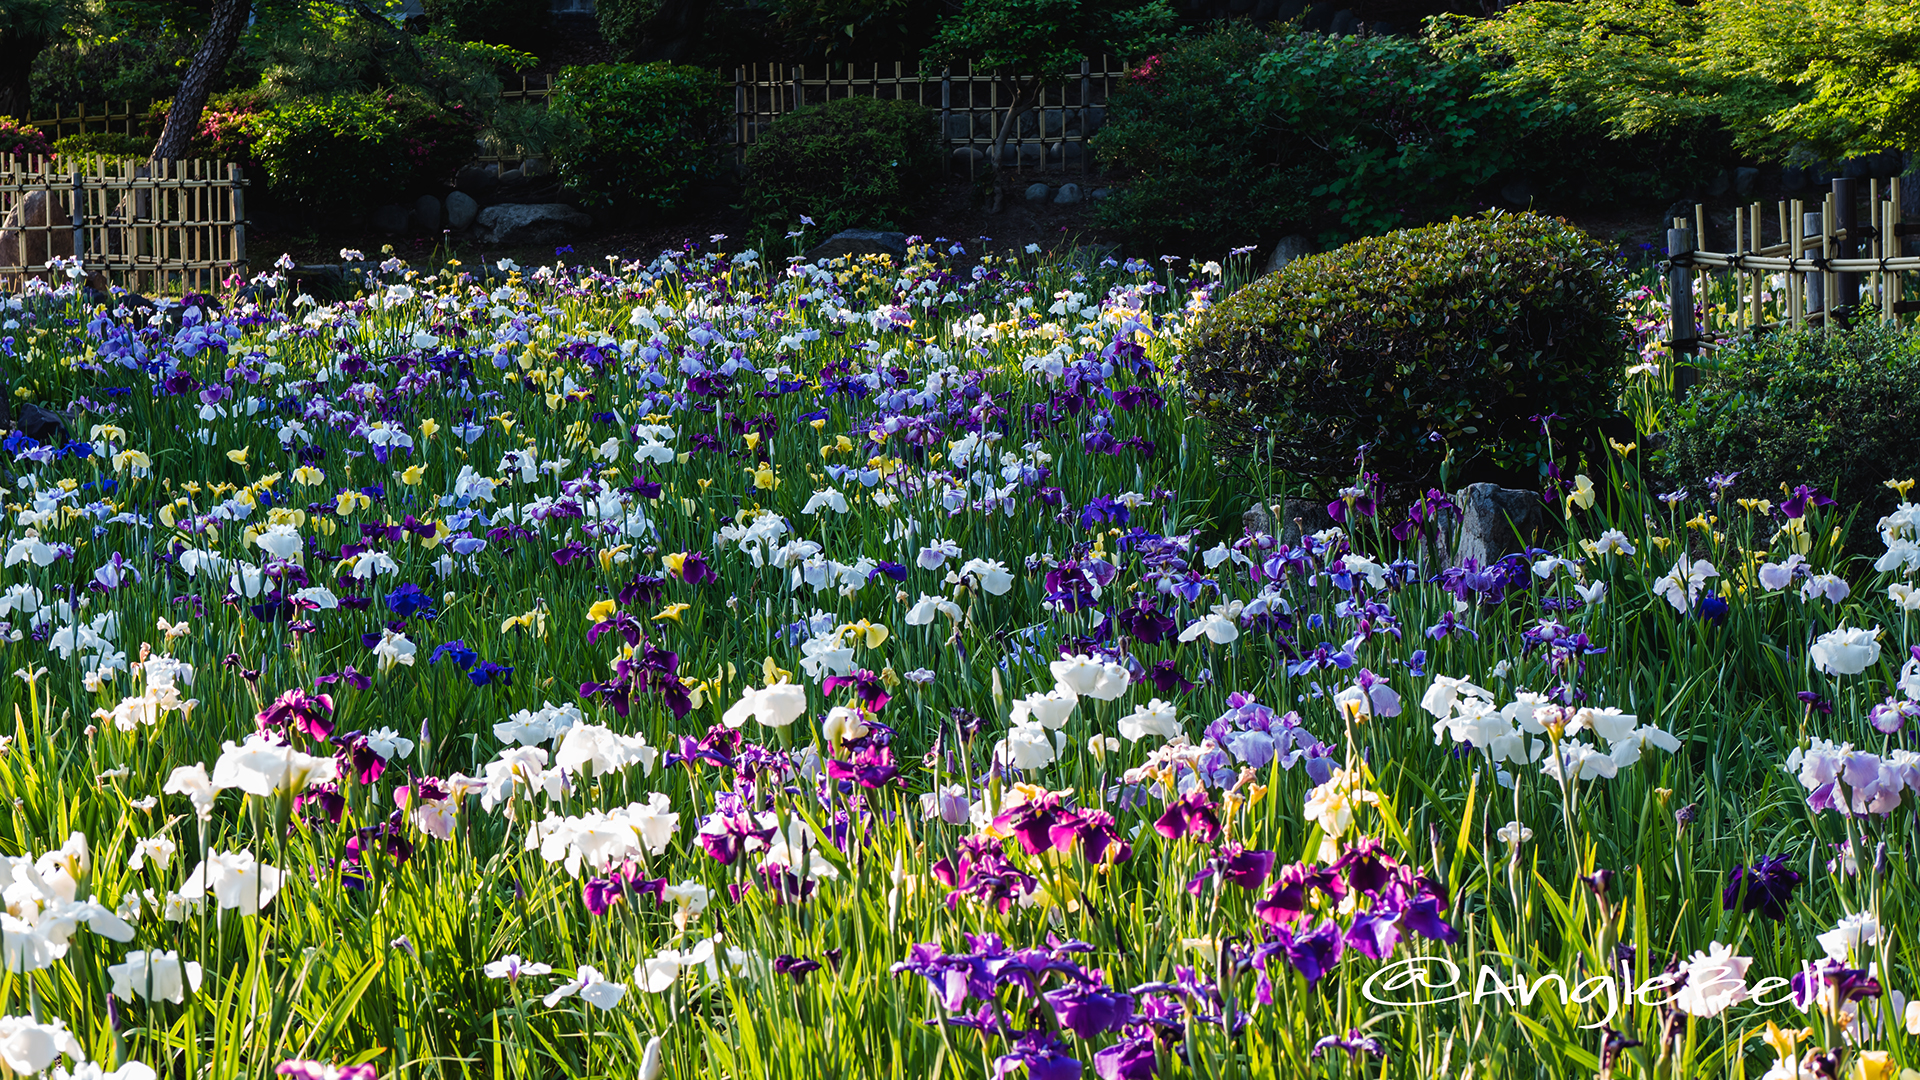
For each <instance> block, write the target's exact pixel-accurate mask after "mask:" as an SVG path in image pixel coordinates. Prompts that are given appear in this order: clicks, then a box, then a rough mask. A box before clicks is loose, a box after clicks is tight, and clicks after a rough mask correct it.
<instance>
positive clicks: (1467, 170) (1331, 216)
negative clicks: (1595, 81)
mask: <svg viewBox="0 0 1920 1080" xmlns="http://www.w3.org/2000/svg"><path fill="white" fill-rule="evenodd" d="M1485 80H1486V64H1485V62H1484V61H1483V60H1481V59H1480V57H1479V56H1478V55H1476V54H1475V53H1473V52H1472V51H1470V50H1465V49H1449V50H1441V51H1436V50H1435V49H1434V48H1430V47H1428V46H1427V45H1426V44H1424V43H1422V42H1418V41H1412V40H1408V39H1405V38H1397V37H1328V36H1322V35H1319V34H1311V33H1294V32H1283V33H1277V34H1269V33H1264V32H1260V31H1255V30H1251V29H1248V28H1246V27H1244V26H1229V27H1227V28H1225V29H1222V30H1219V31H1216V32H1214V33H1211V34H1206V35H1202V36H1200V37H1197V38H1193V39H1191V40H1189V41H1187V42H1185V43H1182V44H1181V45H1179V46H1177V47H1175V48H1173V49H1171V50H1169V51H1167V52H1165V53H1162V54H1159V55H1156V56H1153V57H1149V58H1148V59H1147V61H1146V62H1145V63H1144V64H1142V65H1141V66H1140V67H1139V68H1137V69H1136V70H1135V71H1134V72H1133V74H1132V75H1131V76H1130V77H1129V78H1128V79H1127V80H1126V81H1125V83H1124V84H1123V85H1122V87H1121V88H1120V89H1119V90H1118V91H1117V92H1116V93H1115V94H1114V97H1113V101H1112V105H1111V115H1110V117H1109V120H1108V123H1107V124H1106V126H1105V127H1104V128H1102V129H1101V131H1100V132H1099V134H1097V135H1096V136H1095V137H1094V144H1093V145H1094V151H1095V152H1096V153H1097V154H1099V155H1100V156H1101V158H1103V159H1104V160H1106V161H1108V162H1110V163H1111V164H1112V166H1113V167H1115V168H1116V169H1118V170H1119V171H1121V172H1122V173H1124V174H1126V175H1127V176H1128V177H1129V179H1128V181H1127V183H1125V184H1123V185H1122V186H1121V187H1120V188H1119V189H1117V190H1116V192H1115V196H1114V197H1113V198H1112V199H1109V200H1107V201H1106V202H1105V203H1104V204H1103V205H1102V206H1101V208H1100V212H1099V216H1100V219H1101V221H1102V223H1103V224H1106V225H1108V226H1110V227H1113V228H1115V229H1120V230H1125V231H1126V232H1127V233H1128V234H1129V235H1131V236H1134V237H1137V238H1138V239H1140V240H1142V241H1144V242H1145V243H1146V244H1148V245H1149V246H1151V247H1153V248H1154V249H1155V250H1162V249H1166V248H1175V249H1182V250H1187V251H1193V252H1196V253H1200V252H1204V253H1209V254H1212V253H1217V252H1219V251H1222V250H1224V249H1226V248H1228V247H1231V246H1236V245H1240V244H1264V243H1268V242H1271V241H1272V240H1275V239H1277V238H1278V237H1279V236H1280V235H1281V234H1283V233H1287V232H1305V233H1310V234H1315V235H1317V236H1318V237H1319V239H1320V240H1321V241H1322V242H1323V243H1333V242H1338V241H1340V240H1344V239H1347V238H1350V237H1353V236H1359V235H1366V234H1370V233H1377V232H1381V231H1384V230H1386V229H1389V228H1393V227H1396V226H1400V225H1407V224H1417V223H1420V222H1424V221H1432V220H1436V219H1443V218H1445V217H1447V216H1448V215H1451V214H1455V213H1460V212H1463V211H1465V210H1467V209H1469V208H1470V207H1471V205H1472V204H1473V202H1474V196H1475V193H1476V191H1477V190H1478V189H1479V188H1480V187H1481V186H1482V185H1484V184H1486V183H1487V182H1488V181H1489V180H1492V179H1493V178H1495V177H1496V176H1498V175H1499V174H1500V173H1501V172H1502V171H1503V170H1505V169H1507V168H1508V167H1509V166H1510V165H1511V164H1512V162H1513V161H1514V160H1515V159H1516V156H1517V155H1518V154H1519V153H1520V151H1521V149H1522V147H1523V146H1524V144H1525V141H1526V140H1527V139H1528V138H1529V137H1531V136H1532V135H1533V134H1534V133H1535V132H1536V131H1537V129H1538V128H1539V127H1540V125H1541V124H1542V123H1544V122H1545V121H1546V120H1548V119H1549V118H1550V116H1549V113H1550V112H1551V110H1548V109H1544V108H1536V107H1534V106H1532V105H1530V104H1529V103H1527V102H1525V101H1523V100H1520V99H1516V98H1513V97H1510V96H1501V95H1488V94H1486V93H1484V90H1485V88H1486V86H1485Z"/></svg>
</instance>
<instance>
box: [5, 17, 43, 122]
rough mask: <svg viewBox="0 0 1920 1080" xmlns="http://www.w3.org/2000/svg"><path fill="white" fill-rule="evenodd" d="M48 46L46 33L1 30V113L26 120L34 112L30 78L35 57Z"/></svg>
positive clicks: (22, 120)
mask: <svg viewBox="0 0 1920 1080" xmlns="http://www.w3.org/2000/svg"><path fill="white" fill-rule="evenodd" d="M46 47H47V37H46V35H44V34H37V33H21V32H18V31H14V32H11V33H0V73H4V74H0V116H11V117H14V118H16V119H18V120H20V121H21V122H23V123H24V122H25V121H26V120H27V119H28V118H29V117H30V116H31V115H32V114H31V112H30V109H31V107H32V106H31V104H30V101H31V99H32V97H33V84H32V83H31V82H30V81H29V78H30V76H31V75H32V73H33V62H34V60H35V59H37V58H38V57H39V55H40V54H41V53H42V52H43V51H45V50H46Z"/></svg>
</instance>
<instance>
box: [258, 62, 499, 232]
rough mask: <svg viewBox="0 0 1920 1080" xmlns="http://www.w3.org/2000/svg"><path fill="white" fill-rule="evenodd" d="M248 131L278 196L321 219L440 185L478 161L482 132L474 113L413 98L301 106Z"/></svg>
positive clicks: (346, 98)
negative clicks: (478, 140)
mask: <svg viewBox="0 0 1920 1080" xmlns="http://www.w3.org/2000/svg"><path fill="white" fill-rule="evenodd" d="M248 126H249V128H250V130H252V131H253V132H254V134H255V139H254V146H253V149H254V153H255V154H256V155H257V156H258V158H259V160H260V164H261V165H262V166H264V167H265V168H266V170H267V176H268V180H269V182H270V184H271V187H272V189H273V191H274V193H275V194H276V195H278V196H280V197H282V198H285V199H287V200H288V201H290V202H293V203H295V204H297V205H299V206H302V207H304V208H306V209H309V210H313V211H317V212H328V211H353V210H358V209H360V208H362V207H364V206H366V205H367V204H368V203H369V202H375V201H383V200H388V199H396V198H398V197H400V196H402V195H405V194H408V193H409V192H412V191H414V190H421V189H425V188H429V187H433V186H436V185H438V184H439V183H441V182H442V181H444V180H445V179H446V177H447V175H448V174H450V173H451V172H452V171H453V170H454V169H455V168H456V167H458V165H459V164H460V163H461V162H463V161H466V160H467V159H469V158H470V157H471V156H472V154H473V137H474V133H475V131H477V129H478V128H477V125H476V124H475V123H474V122H473V121H472V120H471V119H470V118H469V117H468V116H467V114H466V110H464V109H462V108H460V107H458V106H442V105H439V104H437V103H435V102H433V101H431V100H429V99H427V98H425V97H424V96H421V95H419V94H415V93H411V92H407V91H394V92H386V93H370V94H336V95H333V96H330V97H308V98H294V99H292V100H289V101H284V102H281V103H279V104H278V105H276V106H275V107H274V108H272V109H271V110H269V111H266V112H262V113H259V114H256V115H255V116H254V117H253V119H252V120H251V121H250V122H249V125H248Z"/></svg>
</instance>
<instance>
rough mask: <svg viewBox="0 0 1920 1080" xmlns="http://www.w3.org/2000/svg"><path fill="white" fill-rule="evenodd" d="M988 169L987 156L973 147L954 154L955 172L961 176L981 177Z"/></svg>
mask: <svg viewBox="0 0 1920 1080" xmlns="http://www.w3.org/2000/svg"><path fill="white" fill-rule="evenodd" d="M986 168H987V155H986V154H985V153H983V152H981V151H979V150H976V149H974V148H973V147H971V146H962V147H959V148H958V149H956V150H954V152H953V171H954V172H955V173H958V174H959V175H961V176H979V175H980V174H981V173H983V172H985V171H986Z"/></svg>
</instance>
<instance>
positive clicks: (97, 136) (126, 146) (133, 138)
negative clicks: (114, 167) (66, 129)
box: [53, 131, 153, 160]
mask: <svg viewBox="0 0 1920 1080" xmlns="http://www.w3.org/2000/svg"><path fill="white" fill-rule="evenodd" d="M152 149H153V140H152V139H151V138H148V137H147V136H145V135H128V134H125V133H124V132H119V131H88V132H84V133H82V134H78V135H65V136H62V137H61V138H58V139H55V140H54V142H53V152H54V153H55V154H58V155H59V156H60V157H61V158H63V159H69V160H70V159H73V158H82V159H84V158H96V157H104V158H132V157H138V158H143V157H146V156H147V152H148V151H150V150H152Z"/></svg>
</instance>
